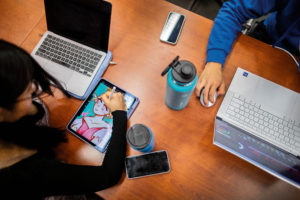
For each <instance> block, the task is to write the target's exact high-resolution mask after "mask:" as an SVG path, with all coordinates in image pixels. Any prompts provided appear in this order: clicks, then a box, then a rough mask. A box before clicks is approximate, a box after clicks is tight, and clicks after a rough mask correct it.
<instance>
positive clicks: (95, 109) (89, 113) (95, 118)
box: [67, 79, 139, 153]
mask: <svg viewBox="0 0 300 200" xmlns="http://www.w3.org/2000/svg"><path fill="white" fill-rule="evenodd" d="M113 87H116V92H121V93H122V94H123V95H124V100H125V103H126V107H127V117H128V118H129V117H130V116H131V114H132V113H133V111H134V109H135V108H136V106H137V105H138V103H139V99H138V98H137V97H135V96H133V95H132V94H130V93H128V92H126V91H124V90H122V89H121V88H119V87H117V86H115V85H113V84H112V83H110V82H108V81H107V80H105V79H101V80H100V81H99V83H98V85H97V87H96V88H95V89H94V90H93V92H92V93H91V94H90V95H89V97H88V98H87V99H86V100H85V101H84V103H83V104H82V105H81V107H80V108H79V110H78V111H77V113H76V114H75V115H74V117H73V119H72V120H71V121H70V123H69V124H68V126H67V129H68V130H69V131H70V132H71V133H73V134H74V135H75V136H77V137H78V138H80V139H81V140H83V141H85V142H87V143H88V144H90V145H92V146H93V147H95V148H96V149H97V150H99V151H100V152H102V153H104V152H105V151H106V149H107V146H108V144H109V140H110V138H111V134H112V127H113V116H112V114H111V113H110V111H109V109H108V108H107V107H106V105H105V104H104V102H103V100H102V98H101V95H102V94H104V93H105V92H106V91H111V90H112V88H113Z"/></svg>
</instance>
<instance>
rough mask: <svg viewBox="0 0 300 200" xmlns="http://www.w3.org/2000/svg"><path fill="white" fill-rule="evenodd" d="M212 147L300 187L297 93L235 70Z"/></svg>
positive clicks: (299, 111)
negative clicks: (219, 148)
mask: <svg viewBox="0 0 300 200" xmlns="http://www.w3.org/2000/svg"><path fill="white" fill-rule="evenodd" d="M214 144H215V145H217V146H219V147H221V148H223V149H225V150H227V151H229V152H231V153H233V154H235V155H237V156H239V157H241V158H243V159H245V160H247V161H248V162H250V163H252V164H254V165H256V166H258V167H260V168H261V169H263V170H265V171H267V172H269V173H271V174H273V175H275V176H276V177H278V178H281V179H282V180H285V181H287V182H288V183H291V184H293V185H294V186H296V187H298V188H300V94H299V93H296V92H294V91H292V90H289V89H287V88H284V87H282V86H280V85H278V84H276V83H273V82H271V81H268V80H266V79H264V78H262V77H259V76H257V75H255V74H253V73H251V72H248V71H246V70H243V69H241V68H238V69H237V71H236V73H235V75H234V77H233V80H232V82H231V84H230V86H229V88H228V91H227V93H226V95H225V97H224V100H223V102H222V104H221V107H220V108H219V110H218V113H217V116H216V121H215V132H214Z"/></svg>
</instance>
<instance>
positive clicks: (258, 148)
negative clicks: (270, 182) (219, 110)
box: [214, 117, 300, 188]
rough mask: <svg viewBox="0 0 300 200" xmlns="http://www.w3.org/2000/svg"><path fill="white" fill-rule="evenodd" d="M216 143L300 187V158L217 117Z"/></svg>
mask: <svg viewBox="0 0 300 200" xmlns="http://www.w3.org/2000/svg"><path fill="white" fill-rule="evenodd" d="M214 144H215V145H217V146H219V147H221V148H223V149H225V150H227V151H229V152H231V153H233V154H234V155H236V156H238V157H240V158H242V159H244V160H246V161H248V162H250V163H252V164H254V165H256V166H257V167H260V168H261V169H263V170H265V171H267V172H269V173H271V174H273V175H275V176H277V177H278V178H281V179H283V180H285V181H287V182H289V183H291V184H293V185H294V186H296V187H298V188H300V159H299V158H297V157H296V156H294V155H292V154H290V153H287V152H285V151H282V150H280V149H279V148H277V147H275V146H273V145H271V144H269V143H267V142H265V141H263V140H261V139H259V138H257V137H255V136H253V135H251V134H249V133H247V132H246V131H244V130H241V129H239V128H237V127H235V126H233V125H231V124H229V123H227V122H225V121H223V120H222V119H220V118H219V117H216V120H215V133H214Z"/></svg>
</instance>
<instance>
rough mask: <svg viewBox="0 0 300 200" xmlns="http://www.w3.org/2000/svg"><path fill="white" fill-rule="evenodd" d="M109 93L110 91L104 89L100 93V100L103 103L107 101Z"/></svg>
mask: <svg viewBox="0 0 300 200" xmlns="http://www.w3.org/2000/svg"><path fill="white" fill-rule="evenodd" d="M110 93H111V92H110V91H106V92H105V93H104V94H102V95H101V98H102V101H104V103H105V104H107V103H108V101H109V95H110Z"/></svg>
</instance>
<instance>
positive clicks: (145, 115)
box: [0, 0, 300, 200]
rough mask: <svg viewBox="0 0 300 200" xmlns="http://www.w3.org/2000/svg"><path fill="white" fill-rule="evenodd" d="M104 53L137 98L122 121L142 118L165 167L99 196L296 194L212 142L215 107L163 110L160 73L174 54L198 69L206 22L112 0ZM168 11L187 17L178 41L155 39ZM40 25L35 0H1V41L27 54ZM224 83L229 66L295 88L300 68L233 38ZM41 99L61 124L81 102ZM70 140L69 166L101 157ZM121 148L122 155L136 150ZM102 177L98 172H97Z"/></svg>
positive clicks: (147, 3)
mask: <svg viewBox="0 0 300 200" xmlns="http://www.w3.org/2000/svg"><path fill="white" fill-rule="evenodd" d="M111 2H112V21H111V30H110V40H109V50H110V51H111V52H112V54H113V61H115V62H117V63H118V64H117V65H112V66H109V68H108V69H107V71H106V72H105V73H104V78H106V79H108V80H109V81H111V82H113V83H115V84H117V85H119V86H121V87H122V88H124V89H125V90H127V91H130V92H131V93H132V94H134V95H136V96H138V97H139V98H140V104H139V106H138V107H137V109H136V111H135V112H134V113H133V115H132V117H131V118H130V120H129V123H128V126H131V125H133V124H136V123H143V124H145V125H147V126H148V127H150V128H151V129H152V131H153V133H154V137H155V149H154V151H155V150H167V151H168V154H169V159H170V164H171V172H170V173H168V174H163V175H157V176H151V177H146V178H139V179H134V180H129V179H127V178H126V175H125V172H124V174H123V179H122V180H121V181H120V183H119V184H118V185H116V186H114V187H112V188H109V189H106V190H103V191H100V192H98V194H99V195H100V196H102V197H103V198H105V199H130V200H133V199H233V200H234V199H255V200H259V199H299V198H300V190H298V189H296V188H295V187H293V186H291V185H289V184H287V183H285V182H284V181H282V180H279V179H278V178H275V177H274V176H272V175H270V174H268V173H266V172H264V171H262V170H261V169H259V168H257V167H255V166H253V165H251V164H249V163H247V162H246V161H244V160H242V159H240V158H238V157H236V156H234V155H232V154H230V153H228V152H226V151H224V150H222V149H220V148H219V147H217V146H214V145H213V144H212V141H213V128H214V118H215V116H216V113H217V111H218V108H219V106H220V104H221V102H222V99H223V97H219V98H218V100H217V103H216V105H215V106H213V107H211V108H209V109H207V108H204V107H202V106H201V104H200V102H199V99H198V98H196V96H195V95H194V94H193V95H192V96H191V99H190V101H189V103H188V105H187V107H186V108H184V109H183V110H181V111H174V110H171V109H169V108H168V107H167V106H166V105H165V102H164V98H165V90H166V77H161V76H160V73H161V72H162V71H163V69H164V68H165V67H166V66H167V65H168V64H169V63H170V62H171V61H172V59H173V58H175V56H177V55H179V56H180V59H183V60H189V61H191V62H192V63H194V65H195V66H196V68H197V72H198V74H199V73H201V72H202V70H203V67H204V64H205V59H206V45H207V41H208V37H209V34H210V30H211V28H212V25H213V21H211V20H208V19H206V18H204V17H201V16H199V15H197V14H194V13H192V12H189V11H187V10H185V9H182V8H180V7H177V6H175V5H173V4H170V3H168V2H166V1H163V0H155V1H154V0H152V1H151V0H111ZM170 11H175V12H179V13H182V14H184V15H185V16H186V21H185V24H184V26H183V29H182V32H181V36H180V38H179V40H178V44H177V45H169V44H166V43H162V42H160V40H159V37H160V33H161V30H162V28H163V25H164V23H165V20H166V18H167V16H168V13H169V12H170ZM46 30H47V26H46V20H45V14H44V5H43V1H42V0H27V1H25V0H23V1H22V0H1V1H0V38H2V39H5V40H8V41H11V42H13V43H15V44H17V45H19V46H21V47H22V48H24V49H26V50H27V51H28V52H31V51H32V50H33V48H34V46H35V45H36V44H37V42H38V41H39V39H40V34H42V33H44V32H45V31H46ZM224 66H225V67H224V79H225V82H226V88H228V86H229V84H230V82H231V80H232V77H233V75H234V73H235V70H236V68H237V67H238V66H239V67H242V68H244V69H246V70H248V71H250V72H253V73H256V74H257V75H259V76H262V77H264V78H266V79H269V80H271V81H273V82H275V83H278V84H280V85H282V86H284V87H287V88H290V89H292V90H294V91H296V92H298V93H299V92H300V73H299V72H298V71H297V66H296V65H295V63H294V62H293V60H292V59H291V58H290V57H289V56H288V55H287V54H286V53H284V52H282V51H280V50H277V49H273V48H272V47H271V46H269V45H267V44H264V43H262V42H260V41H257V40H255V39H253V38H250V37H248V36H244V35H240V36H239V37H238V39H237V41H236V42H235V44H234V46H233V50H232V52H231V54H230V55H229V56H228V58H227V61H226V63H225V65H224ZM55 94H56V96H55V97H46V98H45V101H46V103H47V105H48V107H49V109H50V111H51V124H52V125H53V126H56V127H62V128H64V127H65V126H66V125H67V123H68V122H69V120H70V119H71V117H72V116H73V115H74V113H75V112H76V110H77V109H78V107H79V106H80V104H81V103H82V101H79V100H76V99H74V98H71V99H67V98H65V97H64V96H63V95H61V93H60V92H58V91H56V92H55ZM68 137H69V142H68V143H67V144H65V145H62V146H61V147H59V148H58V150H57V152H58V154H59V156H58V157H59V158H61V159H64V160H66V161H67V162H69V163H76V164H90V165H99V162H100V160H102V159H103V157H102V156H101V154H99V153H98V152H97V151H96V150H94V149H93V148H92V147H90V146H88V145H86V144H84V143H83V142H81V141H80V140H79V139H77V138H75V137H74V136H72V135H71V134H69V133H68ZM138 154H140V153H139V152H137V151H134V150H133V149H132V148H130V147H128V151H127V155H138ZM99 179H101V177H99Z"/></svg>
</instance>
